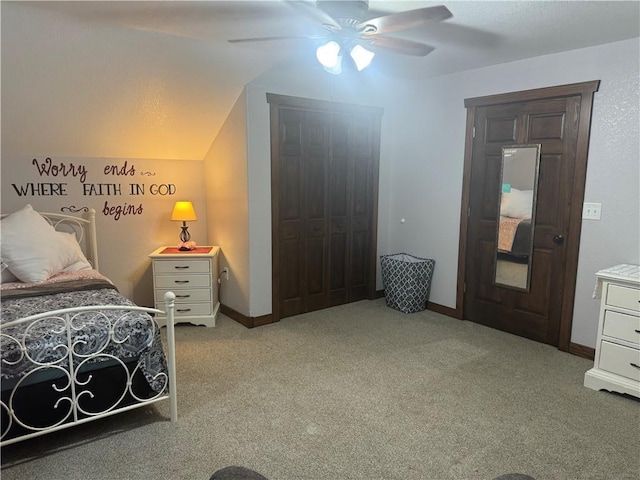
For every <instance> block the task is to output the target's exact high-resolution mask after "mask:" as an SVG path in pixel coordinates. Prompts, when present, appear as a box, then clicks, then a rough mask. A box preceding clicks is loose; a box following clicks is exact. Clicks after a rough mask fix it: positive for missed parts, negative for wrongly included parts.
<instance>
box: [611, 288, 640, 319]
mask: <svg viewBox="0 0 640 480" xmlns="http://www.w3.org/2000/svg"><path fill="white" fill-rule="evenodd" d="M607 305H611V306H612V307H620V308H626V309H628V310H635V311H636V312H640V290H638V289H637V288H628V287H622V286H620V285H609V288H608V289H607Z"/></svg>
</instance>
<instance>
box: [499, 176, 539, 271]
mask: <svg viewBox="0 0 640 480" xmlns="http://www.w3.org/2000/svg"><path fill="white" fill-rule="evenodd" d="M506 187H508V188H506ZM502 188H503V191H502V193H501V196H500V218H499V222H498V254H499V255H502V256H507V257H511V258H512V259H514V260H517V259H521V260H525V261H526V260H527V259H528V258H529V255H531V244H532V234H533V229H532V223H531V217H532V215H533V201H534V199H533V190H518V189H516V188H512V187H511V185H508V184H507V185H505V184H503V186H502Z"/></svg>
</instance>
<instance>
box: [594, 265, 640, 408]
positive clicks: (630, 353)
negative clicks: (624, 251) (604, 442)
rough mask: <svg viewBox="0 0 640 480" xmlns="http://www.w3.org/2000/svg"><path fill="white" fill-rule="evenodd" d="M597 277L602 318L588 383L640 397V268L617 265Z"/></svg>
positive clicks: (596, 388) (601, 271)
mask: <svg viewBox="0 0 640 480" xmlns="http://www.w3.org/2000/svg"><path fill="white" fill-rule="evenodd" d="M596 277H597V278H598V285H597V287H596V291H597V292H599V293H600V294H601V302H600V321H599V324H598V339H597V343H596V354H595V359H594V365H593V368H592V369H591V370H589V371H588V372H587V373H586V374H585V376H584V385H585V387H589V388H592V389H594V390H608V391H611V392H618V393H626V394H629V395H633V396H635V397H640V267H639V266H638V265H627V264H623V265H616V266H615V267H611V268H607V269H605V270H600V271H599V272H598V273H596Z"/></svg>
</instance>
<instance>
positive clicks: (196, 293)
mask: <svg viewBox="0 0 640 480" xmlns="http://www.w3.org/2000/svg"><path fill="white" fill-rule="evenodd" d="M167 292H173V293H174V294H175V296H176V300H175V302H176V303H190V302H210V301H211V289H209V288H190V289H186V290H183V289H179V290H178V289H173V290H169V289H164V290H156V305H162V304H163V303H164V294H165V293H167Z"/></svg>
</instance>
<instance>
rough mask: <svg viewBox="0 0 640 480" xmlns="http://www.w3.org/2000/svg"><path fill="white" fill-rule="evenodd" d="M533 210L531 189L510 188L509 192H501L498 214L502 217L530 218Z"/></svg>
mask: <svg viewBox="0 0 640 480" xmlns="http://www.w3.org/2000/svg"><path fill="white" fill-rule="evenodd" d="M532 210H533V190H518V189H517V188H512V189H511V191H510V192H508V193H505V192H503V193H502V199H501V201H500V215H501V216H503V217H511V218H521V219H523V220H527V219H530V218H531V211H532Z"/></svg>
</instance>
